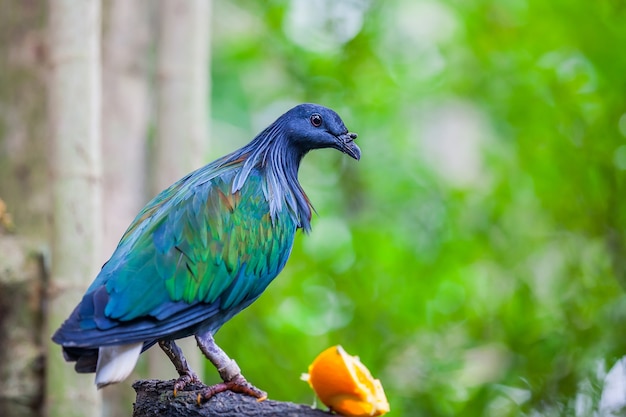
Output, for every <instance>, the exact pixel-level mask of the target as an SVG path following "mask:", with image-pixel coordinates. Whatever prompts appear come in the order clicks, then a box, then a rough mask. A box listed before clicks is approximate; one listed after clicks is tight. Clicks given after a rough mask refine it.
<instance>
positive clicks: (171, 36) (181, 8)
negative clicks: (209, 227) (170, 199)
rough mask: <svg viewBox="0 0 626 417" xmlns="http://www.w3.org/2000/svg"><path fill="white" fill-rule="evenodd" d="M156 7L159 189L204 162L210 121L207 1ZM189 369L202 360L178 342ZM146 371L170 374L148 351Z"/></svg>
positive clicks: (169, 0)
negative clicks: (157, 26)
mask: <svg viewBox="0 0 626 417" xmlns="http://www.w3.org/2000/svg"><path fill="white" fill-rule="evenodd" d="M159 5H160V10H159V45H158V61H157V85H156V86H157V126H156V135H157V136H156V143H155V149H154V160H153V169H152V172H153V175H152V176H151V178H152V189H153V190H154V192H155V193H156V192H159V191H161V190H162V189H163V188H165V187H167V186H169V185H170V184H172V183H173V182H174V181H176V180H178V179H179V178H181V177H182V176H183V175H185V174H186V173H188V172H189V171H191V170H193V169H195V168H198V167H200V166H201V165H203V163H204V155H205V149H206V145H207V143H208V131H209V127H208V123H209V122H208V120H209V97H210V95H209V82H210V81H209V80H210V73H209V50H210V43H209V35H210V31H209V28H210V24H211V23H210V12H211V10H210V5H211V2H210V1H209V0H162V1H161V2H160V3H159ZM181 347H182V349H183V350H184V351H185V355H186V356H187V359H188V360H189V362H190V366H191V367H192V369H195V370H196V372H198V373H200V374H202V366H203V363H204V362H203V361H201V360H200V353H199V350H198V348H197V347H196V344H195V341H194V340H193V339H186V340H183V341H181ZM150 376H151V377H157V378H164V379H167V378H172V377H174V376H176V373H175V371H174V368H173V366H172V365H171V364H170V363H169V362H168V361H167V360H164V356H163V353H162V352H160V351H158V348H157V349H151V352H150Z"/></svg>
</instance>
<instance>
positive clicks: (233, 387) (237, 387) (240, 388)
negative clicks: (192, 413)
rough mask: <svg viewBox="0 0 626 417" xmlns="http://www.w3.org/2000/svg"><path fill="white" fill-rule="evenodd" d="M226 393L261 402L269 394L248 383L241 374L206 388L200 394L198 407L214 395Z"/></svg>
mask: <svg viewBox="0 0 626 417" xmlns="http://www.w3.org/2000/svg"><path fill="white" fill-rule="evenodd" d="M224 391H233V392H238V393H240V394H246V395H249V396H251V397H254V398H256V399H257V401H259V402H260V401H263V400H265V399H267V393H266V392H265V391H261V390H260V389H258V388H257V387H255V386H254V385H252V384H251V383H249V382H248V381H246V379H245V378H244V377H243V376H242V375H241V374H239V375H237V376H235V377H234V378H233V379H231V380H230V381H228V382H222V383H219V384H215V385H211V386H210V387H206V389H203V390H202V391H200V393H199V394H198V405H200V404H202V403H203V402H204V401H207V400H209V399H210V398H211V397H213V396H214V395H216V394H219V393H220V392H224Z"/></svg>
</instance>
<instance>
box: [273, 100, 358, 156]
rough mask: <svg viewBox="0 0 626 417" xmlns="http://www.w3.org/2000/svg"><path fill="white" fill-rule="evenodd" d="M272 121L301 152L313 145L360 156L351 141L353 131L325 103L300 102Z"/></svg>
mask: <svg viewBox="0 0 626 417" xmlns="http://www.w3.org/2000/svg"><path fill="white" fill-rule="evenodd" d="M276 124H277V125H280V126H281V127H282V129H283V134H284V135H285V138H286V139H287V140H288V141H289V144H290V145H293V146H294V147H295V148H296V149H297V150H298V151H299V152H301V155H304V154H305V153H307V152H308V151H310V150H313V149H321V148H334V149H337V150H340V151H341V152H343V153H345V154H347V155H350V156H351V157H352V158H354V159H357V160H358V159H360V158H361V150H360V149H359V147H358V146H357V145H356V144H355V143H354V139H356V137H357V134H356V133H350V132H348V129H347V128H346V125H344V124H343V121H342V120H341V117H339V115H338V114H337V113H335V112H334V111H332V110H331V109H329V108H327V107H324V106H320V105H319V104H310V103H306V104H300V105H298V106H296V107H294V108H292V109H291V110H289V111H288V112H287V113H285V114H283V115H282V116H281V117H280V118H279V119H278V120H277V121H276Z"/></svg>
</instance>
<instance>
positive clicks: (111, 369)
mask: <svg viewBox="0 0 626 417" xmlns="http://www.w3.org/2000/svg"><path fill="white" fill-rule="evenodd" d="M142 347H143V342H139V343H133V344H129V345H117V346H103V347H101V348H100V349H99V350H98V365H97V366H96V385H97V386H98V389H100V388H102V387H105V386H107V385H109V384H115V383H117V382H121V381H123V380H125V379H126V378H127V377H128V375H130V373H131V372H132V371H133V369H135V365H136V364H137V359H139V355H140V354H141V348H142Z"/></svg>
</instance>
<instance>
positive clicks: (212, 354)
mask: <svg viewBox="0 0 626 417" xmlns="http://www.w3.org/2000/svg"><path fill="white" fill-rule="evenodd" d="M196 341H197V342H198V347H199V348H200V350H201V351H202V353H204V356H206V357H207V359H208V360H210V361H211V363H212V364H213V365H214V366H215V367H216V368H217V372H219V374H220V377H221V378H222V380H223V381H224V382H222V383H220V384H216V385H213V386H210V387H207V388H206V389H204V390H202V392H201V393H200V394H199V395H198V403H200V402H201V401H203V400H208V399H209V398H211V397H212V396H214V395H215V394H217V393H220V392H223V391H234V392H239V393H242V394H247V395H250V396H252V397H256V398H258V400H259V401H263V400H264V399H266V398H267V393H265V392H263V391H261V390H260V389H258V388H257V387H255V386H254V385H252V384H251V383H249V382H248V381H246V379H245V378H244V377H243V375H241V370H240V369H239V366H238V365H237V362H235V361H234V360H233V359H231V358H229V357H228V355H226V352H224V351H223V350H222V349H220V347H219V346H217V344H216V343H215V340H213V335H212V334H211V333H208V332H207V333H204V334H197V335H196Z"/></svg>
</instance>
